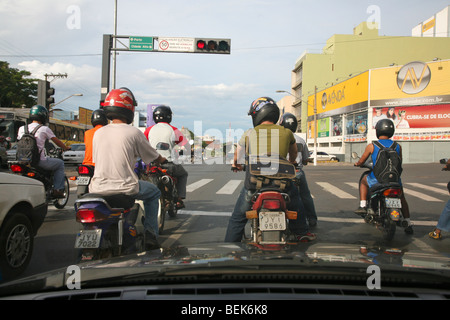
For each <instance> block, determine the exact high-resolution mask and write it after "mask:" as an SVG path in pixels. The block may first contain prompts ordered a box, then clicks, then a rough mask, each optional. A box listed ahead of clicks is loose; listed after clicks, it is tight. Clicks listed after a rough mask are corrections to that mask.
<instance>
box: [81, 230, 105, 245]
mask: <svg viewBox="0 0 450 320" xmlns="http://www.w3.org/2000/svg"><path fill="white" fill-rule="evenodd" d="M101 237H102V229H96V230H80V232H79V233H78V234H77V238H76V240H75V248H77V249H95V248H98V247H100V239H101Z"/></svg>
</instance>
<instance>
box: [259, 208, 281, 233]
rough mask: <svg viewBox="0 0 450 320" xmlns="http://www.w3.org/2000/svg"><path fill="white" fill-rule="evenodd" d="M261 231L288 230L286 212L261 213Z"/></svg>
mask: <svg viewBox="0 0 450 320" xmlns="http://www.w3.org/2000/svg"><path fill="white" fill-rule="evenodd" d="M259 229H260V230H261V231H279V230H286V217H285V215H284V212H274V211H270V212H260V213H259Z"/></svg>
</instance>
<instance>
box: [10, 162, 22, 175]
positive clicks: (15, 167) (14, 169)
mask: <svg viewBox="0 0 450 320" xmlns="http://www.w3.org/2000/svg"><path fill="white" fill-rule="evenodd" d="M10 168H11V171H12V172H14V173H23V168H22V167H21V166H19V165H17V164H12V165H11V166H10Z"/></svg>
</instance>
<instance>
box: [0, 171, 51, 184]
mask: <svg viewBox="0 0 450 320" xmlns="http://www.w3.org/2000/svg"><path fill="white" fill-rule="evenodd" d="M2 184H25V185H36V186H43V184H42V182H40V181H38V180H36V179H32V178H28V177H24V176H20V175H17V174H12V173H5V172H0V185H2Z"/></svg>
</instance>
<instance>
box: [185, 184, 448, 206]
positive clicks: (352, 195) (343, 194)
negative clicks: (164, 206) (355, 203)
mask: <svg viewBox="0 0 450 320" xmlns="http://www.w3.org/2000/svg"><path fill="white" fill-rule="evenodd" d="M213 181H214V179H200V180H198V181H195V182H193V183H190V184H188V186H187V192H189V193H192V192H195V191H200V192H203V191H205V190H210V189H211V182H213ZM308 184H309V188H310V189H311V190H314V192H313V193H312V196H313V198H317V194H319V193H321V192H326V193H330V194H332V195H333V196H334V197H336V198H338V199H352V200H355V199H358V197H359V195H358V188H359V185H358V183H357V182H345V183H341V184H340V185H334V184H332V183H330V182H325V181H309V182H308ZM242 185H243V180H229V181H227V182H225V184H223V185H221V186H219V187H217V191H215V194H217V195H233V194H234V193H235V192H238V191H239V190H240V188H241V187H242ZM317 186H318V187H320V188H317ZM446 186H447V184H446V183H434V184H422V183H416V182H408V183H405V186H404V191H405V195H406V196H408V197H415V198H418V199H420V200H422V201H429V202H444V201H447V200H448V195H449V194H448V191H447V187H446Z"/></svg>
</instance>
